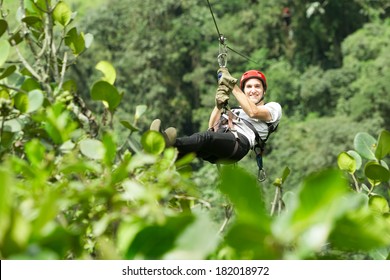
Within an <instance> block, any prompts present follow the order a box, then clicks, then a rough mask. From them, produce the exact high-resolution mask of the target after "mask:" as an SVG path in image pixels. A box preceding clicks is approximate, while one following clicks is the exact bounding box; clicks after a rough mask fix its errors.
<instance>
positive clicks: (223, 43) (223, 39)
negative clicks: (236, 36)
mask: <svg viewBox="0 0 390 280" xmlns="http://www.w3.org/2000/svg"><path fill="white" fill-rule="evenodd" d="M207 4H208V6H209V9H210V13H211V16H212V18H213V21H214V25H215V29H216V30H217V33H218V40H219V43H220V45H223V46H224V48H227V49H229V50H231V51H232V52H234V53H236V54H238V55H240V56H242V57H243V58H245V59H246V60H248V61H250V62H253V63H255V64H257V65H259V63H258V62H257V61H254V60H252V59H250V58H249V57H248V56H246V55H243V54H242V53H240V52H238V51H236V50H234V49H232V48H231V47H229V46H228V45H226V43H225V40H226V38H225V37H224V36H223V35H222V34H221V32H219V28H218V24H217V21H216V20H215V16H214V12H213V9H212V8H211V4H210V1H209V0H207ZM220 56H222V60H225V59H226V56H227V53H226V51H225V52H223V53H221V51H220ZM221 64H223V63H220V65H221ZM225 66H226V63H225Z"/></svg>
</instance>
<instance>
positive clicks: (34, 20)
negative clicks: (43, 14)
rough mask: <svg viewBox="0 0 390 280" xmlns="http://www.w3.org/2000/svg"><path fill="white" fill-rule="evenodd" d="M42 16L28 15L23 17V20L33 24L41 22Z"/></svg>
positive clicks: (30, 24)
mask: <svg viewBox="0 0 390 280" xmlns="http://www.w3.org/2000/svg"><path fill="white" fill-rule="evenodd" d="M41 21H42V20H41V18H40V17H38V16H34V15H32V16H26V17H24V18H22V22H24V23H26V24H27V25H29V26H33V25H34V24H36V23H38V22H41Z"/></svg>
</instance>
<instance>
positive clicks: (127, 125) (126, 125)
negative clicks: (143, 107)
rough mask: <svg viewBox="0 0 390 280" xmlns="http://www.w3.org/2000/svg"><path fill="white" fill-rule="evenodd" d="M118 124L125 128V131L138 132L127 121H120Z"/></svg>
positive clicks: (137, 129)
mask: <svg viewBox="0 0 390 280" xmlns="http://www.w3.org/2000/svg"><path fill="white" fill-rule="evenodd" d="M120 123H121V124H122V125H123V126H124V127H126V128H127V129H129V130H130V131H132V132H133V131H139V128H137V127H135V126H134V125H132V124H131V123H129V122H128V121H123V120H122V121H120Z"/></svg>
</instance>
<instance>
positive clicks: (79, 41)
mask: <svg viewBox="0 0 390 280" xmlns="http://www.w3.org/2000/svg"><path fill="white" fill-rule="evenodd" d="M65 45H67V46H68V47H69V48H70V49H71V50H72V51H73V54H74V55H76V56H77V55H79V54H80V53H81V52H82V51H84V49H85V40H84V35H83V33H81V34H78V33H77V28H76V27H73V28H72V29H70V30H69V31H68V33H66V36H65Z"/></svg>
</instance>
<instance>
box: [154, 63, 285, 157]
mask: <svg viewBox="0 0 390 280" xmlns="http://www.w3.org/2000/svg"><path fill="white" fill-rule="evenodd" d="M218 77H219V80H218V88H217V90H216V95H215V107H214V109H213V111H212V112H211V115H210V118H209V129H208V130H207V131H203V132H198V133H194V134H192V135H191V136H183V137H177V132H176V129H175V128H173V127H169V128H167V129H165V130H164V131H163V130H162V129H161V120H160V119H155V120H154V121H153V122H152V124H151V126H150V130H154V131H158V132H160V133H162V135H163V136H164V139H165V142H166V146H167V147H172V146H173V147H176V148H177V150H178V152H179V155H178V157H179V158H180V157H182V156H184V155H186V154H189V153H195V154H196V156H197V157H199V158H202V159H203V160H206V161H209V162H211V163H234V162H238V161H239V160H241V159H242V158H243V157H244V156H245V155H247V154H248V152H249V151H250V150H251V149H254V148H255V147H256V146H259V144H260V145H261V143H265V141H266V140H267V138H268V136H269V134H270V133H271V132H273V131H274V130H275V129H276V127H277V126H278V124H279V122H280V119H281V117H282V108H281V106H280V104H279V103H276V102H269V103H265V100H264V97H265V95H266V91H267V80H266V77H265V75H264V74H263V73H262V72H260V71H258V70H249V71H247V72H245V73H244V74H243V75H242V76H241V79H240V85H239V86H238V85H237V84H236V83H237V79H235V78H233V77H232V76H231V75H230V73H229V71H228V69H227V68H220V69H219V70H218ZM231 95H233V96H234V97H235V98H236V100H237V102H238V104H239V105H240V106H239V107H237V108H232V109H230V108H229V105H228V101H229V98H230V96H231Z"/></svg>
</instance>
